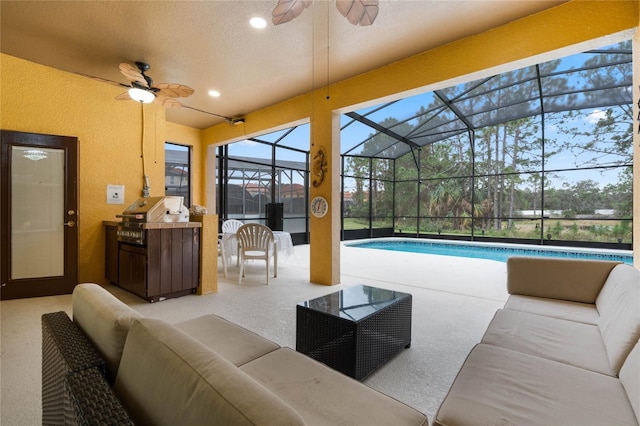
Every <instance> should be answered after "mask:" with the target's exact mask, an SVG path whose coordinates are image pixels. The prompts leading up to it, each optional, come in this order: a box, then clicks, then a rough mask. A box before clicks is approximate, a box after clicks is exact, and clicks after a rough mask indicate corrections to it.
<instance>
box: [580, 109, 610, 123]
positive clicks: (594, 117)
mask: <svg viewBox="0 0 640 426" xmlns="http://www.w3.org/2000/svg"><path fill="white" fill-rule="evenodd" d="M606 117H607V111H602V110H599V109H596V110H593V112H592V113H591V114H589V115H587V116H586V117H585V120H586V121H587V122H589V123H591V124H596V123H597V122H598V121H600V120H602V119H604V118H606Z"/></svg>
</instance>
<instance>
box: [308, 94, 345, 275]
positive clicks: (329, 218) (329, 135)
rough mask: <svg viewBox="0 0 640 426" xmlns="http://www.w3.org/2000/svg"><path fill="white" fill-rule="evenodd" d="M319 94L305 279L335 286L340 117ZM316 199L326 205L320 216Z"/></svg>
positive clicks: (314, 112) (314, 116)
mask: <svg viewBox="0 0 640 426" xmlns="http://www.w3.org/2000/svg"><path fill="white" fill-rule="evenodd" d="M321 92H322V91H316V92H315V93H314V94H313V96H314V99H313V105H314V107H313V108H312V114H311V165H310V167H311V177H310V181H311V185H310V193H309V200H310V203H311V205H310V215H309V216H310V225H309V227H310V234H311V235H310V249H309V252H310V259H309V264H310V276H309V280H310V281H311V282H312V283H316V284H324V285H335V284H340V116H339V114H336V113H333V112H332V111H331V109H330V107H329V103H330V102H329V100H328V99H326V94H325V93H321ZM317 197H322V199H324V200H326V202H327V204H328V206H327V211H326V214H324V216H322V217H317V216H316V214H322V213H321V211H322V208H323V203H324V201H323V200H322V199H320V198H317ZM314 200H315V201H314ZM318 210H320V213H319V212H318ZM314 212H315V213H316V214H314Z"/></svg>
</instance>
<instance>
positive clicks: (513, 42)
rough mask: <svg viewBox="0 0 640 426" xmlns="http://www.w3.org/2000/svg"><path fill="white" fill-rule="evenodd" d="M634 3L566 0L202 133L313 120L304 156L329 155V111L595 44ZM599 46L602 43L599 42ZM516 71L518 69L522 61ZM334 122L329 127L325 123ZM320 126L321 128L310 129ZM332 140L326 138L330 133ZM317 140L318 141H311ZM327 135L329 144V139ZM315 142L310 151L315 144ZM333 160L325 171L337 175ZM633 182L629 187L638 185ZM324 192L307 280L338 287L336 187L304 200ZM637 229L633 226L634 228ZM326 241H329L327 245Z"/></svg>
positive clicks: (628, 17)
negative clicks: (325, 150) (320, 150)
mask: <svg viewBox="0 0 640 426" xmlns="http://www.w3.org/2000/svg"><path fill="white" fill-rule="evenodd" d="M639 3H640V2H639V1H638V0H629V1H591V0H573V1H570V2H567V3H563V4H561V5H559V6H557V7H554V8H551V9H548V10H546V11H543V12H540V13H538V14H535V15H532V16H529V17H526V18H523V19H520V20H517V21H514V22H511V23H509V24H506V25H503V26H501V27H497V28H494V29H491V30H489V31H486V32H484V33H481V34H477V35H474V36H470V37H467V38H464V39H462V40H459V41H456V42H453V43H449V44H447V45H444V46H440V47H437V48H435V49H432V50H428V51H425V52H423V53H421V54H418V55H415V56H413V57H411V58H408V59H405V60H402V61H398V62H396V63H393V64H390V65H388V66H385V67H382V68H379V69H377V70H374V71H372V72H368V73H366V74H362V75H359V76H356V77H353V78H350V79H348V80H345V81H342V82H339V83H337V84H334V85H332V86H331V87H330V88H329V93H330V95H331V96H330V99H328V100H327V99H325V94H326V92H327V91H326V89H325V88H322V89H319V90H317V91H316V94H315V96H314V97H311V95H310V94H307V95H304V96H300V97H297V98H294V99H290V100H287V101H285V102H282V103H279V104H276V105H273V106H271V107H269V108H265V109H263V110H260V111H256V112H253V113H251V114H248V115H246V116H245V118H246V122H245V125H244V127H239V128H230V127H229V126H227V125H226V124H223V125H219V126H215V127H212V128H210V129H207V130H205V131H204V132H203V137H204V142H205V143H206V144H214V145H217V144H222V143H227V142H229V141H232V140H235V139H239V138H243V137H245V136H244V135H249V134H251V135H253V134H259V133H261V132H267V131H270V130H271V129H273V128H277V127H283V126H284V125H286V124H287V123H293V122H296V121H300V120H308V119H309V117H310V116H313V117H317V118H319V119H318V120H316V121H315V123H314V122H313V121H312V122H311V127H312V130H311V138H312V140H311V144H312V146H311V157H312V158H313V156H314V155H315V153H316V152H317V147H318V146H319V145H321V144H322V145H325V146H329V149H330V151H331V152H330V153H331V154H332V155H335V150H339V149H340V140H339V136H336V135H337V132H336V131H335V127H333V128H332V127H329V126H335V122H334V120H333V119H332V118H331V115H332V113H333V112H335V111H342V110H349V109H351V110H352V109H354V106H356V105H363V104H367V103H369V104H370V103H372V102H373V101H374V100H380V99H382V98H388V99H389V98H391V97H397V96H398V94H399V93H410V92H412V91H414V92H415V91H416V90H418V89H421V90H422V91H426V90H427V89H435V88H442V87H444V86H445V85H446V84H447V83H446V82H447V81H449V82H451V81H453V80H456V79H460V78H464V77H465V76H469V77H468V79H469V80H470V79H472V78H471V76H473V77H474V78H479V77H478V75H477V73H484V74H487V73H488V72H491V71H488V70H492V69H495V70H496V71H495V72H496V73H497V72H499V71H498V70H500V69H502V70H504V67H505V66H508V64H514V65H512V66H513V68H516V65H515V64H518V63H522V62H523V61H527V60H529V61H530V58H532V57H535V56H537V55H542V54H544V53H547V52H552V51H555V50H560V49H564V48H567V47H569V46H572V45H576V44H580V43H583V42H587V41H590V40H594V39H600V38H603V37H606V36H610V35H612V34H616V33H619V32H622V31H629V30H632V29H634V28H636V27H637V26H638V13H639V12H638V9H639ZM603 43H606V42H604V41H603ZM520 66H524V64H523V63H522V64H521V65H520ZM332 123H334V124H332ZM314 125H315V126H324V127H325V128H324V129H318V128H315V129H314ZM329 135H332V136H329ZM317 138H321V140H318V139H317ZM329 138H331V140H328V139H329ZM314 145H315V147H314ZM337 163H338V162H336V161H332V164H333V165H334V167H333V169H332V171H331V174H332V175H334V176H339V173H340V170H339V168H337V167H338V166H337ZM638 186H640V185H636V187H638ZM327 193H330V194H331V195H330V197H329V200H330V205H331V208H330V211H331V213H332V216H333V217H332V218H324V219H322V220H316V219H314V218H312V220H311V249H310V253H311V272H310V279H311V281H312V282H317V283H321V284H337V283H338V282H339V275H340V274H339V270H340V260H339V259H340V256H339V250H340V247H339V243H338V242H337V241H336V238H338V237H339V232H338V230H336V229H335V228H336V227H337V226H339V220H336V215H339V208H338V207H337V205H338V204H339V200H340V199H339V195H340V194H339V185H336V184H335V182H333V181H332V179H329V187H328V188H327V187H323V188H318V189H316V188H313V187H312V188H311V198H313V197H315V196H316V195H325V194H327ZM638 226H639V227H640V223H639V224H638ZM639 234H640V233H638V232H636V233H634V235H636V237H635V241H634V246H635V247H640V235H639ZM328 236H331V237H330V238H331V241H330V243H329V244H328V241H327V240H328V238H329V237H328Z"/></svg>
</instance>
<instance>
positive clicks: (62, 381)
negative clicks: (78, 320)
mask: <svg viewBox="0 0 640 426" xmlns="http://www.w3.org/2000/svg"><path fill="white" fill-rule="evenodd" d="M42 424H43V425H60V424H65V425H96V424H104V425H133V424H134V423H133V420H132V419H131V418H130V417H129V415H128V414H127V412H126V411H125V410H124V408H123V406H122V404H121V403H120V401H119V400H118V398H117V397H116V395H115V393H114V392H113V390H112V388H111V385H110V384H109V382H108V381H107V379H106V376H105V361H104V360H103V359H102V357H101V356H100V355H99V354H98V352H97V350H96V349H95V347H94V346H93V344H92V343H91V342H90V341H89V340H88V339H87V337H86V336H85V335H84V334H83V333H82V331H80V329H79V328H78V327H77V326H76V325H75V324H74V323H73V322H72V321H71V319H70V318H69V316H68V315H67V313H66V312H64V311H60V312H53V313H47V314H44V315H42Z"/></svg>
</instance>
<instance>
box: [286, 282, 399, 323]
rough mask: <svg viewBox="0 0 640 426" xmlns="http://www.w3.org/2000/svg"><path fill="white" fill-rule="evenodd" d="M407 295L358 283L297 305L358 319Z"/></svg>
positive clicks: (354, 319) (349, 318) (353, 319)
mask: <svg viewBox="0 0 640 426" xmlns="http://www.w3.org/2000/svg"><path fill="white" fill-rule="evenodd" d="M408 296H410V295H409V294H407V293H401V292H399V291H393V290H387V289H383V288H377V287H369V286H366V285H358V286H354V287H348V288H345V289H344V290H340V291H337V292H335V293H331V294H327V295H326V296H321V297H318V298H315V299H311V300H306V301H304V302H300V303H298V305H299V306H302V307H305V308H308V309H313V310H315V311H319V312H324V313H327V314H329V315H335V316H338V317H341V318H345V319H348V320H352V321H360V320H361V319H364V318H366V317H368V316H369V315H371V314H373V313H375V312H377V311H379V310H381V309H384V308H385V307H386V306H389V305H391V304H393V303H394V302H396V301H398V300H400V299H403V298H405V297H408Z"/></svg>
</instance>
